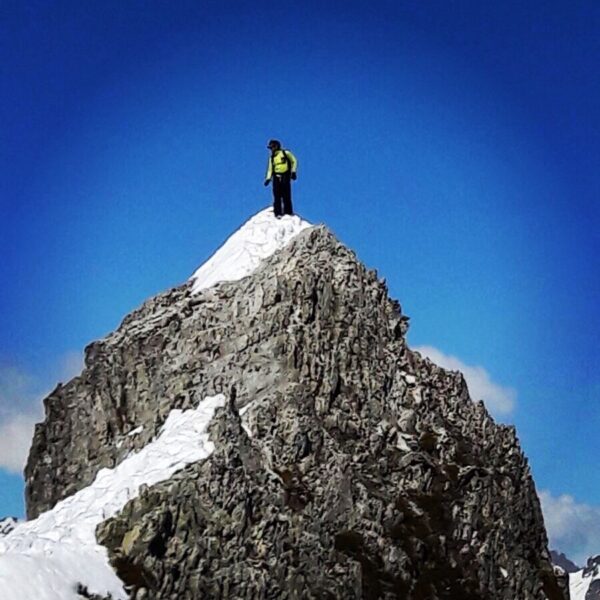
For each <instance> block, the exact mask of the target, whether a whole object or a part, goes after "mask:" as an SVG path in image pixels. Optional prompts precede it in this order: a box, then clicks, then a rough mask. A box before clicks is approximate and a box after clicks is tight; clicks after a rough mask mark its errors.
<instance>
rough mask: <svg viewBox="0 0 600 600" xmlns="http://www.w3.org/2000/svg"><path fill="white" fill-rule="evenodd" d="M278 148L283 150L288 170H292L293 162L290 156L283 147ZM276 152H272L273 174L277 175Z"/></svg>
mask: <svg viewBox="0 0 600 600" xmlns="http://www.w3.org/2000/svg"><path fill="white" fill-rule="evenodd" d="M278 150H281V151H282V152H283V157H284V159H285V162H286V164H287V170H288V171H291V170H292V163H291V161H290V158H289V156H288V155H287V152H286V151H285V150H284V149H283V148H278ZM274 158H275V153H273V154H271V172H272V173H273V175H275V160H274Z"/></svg>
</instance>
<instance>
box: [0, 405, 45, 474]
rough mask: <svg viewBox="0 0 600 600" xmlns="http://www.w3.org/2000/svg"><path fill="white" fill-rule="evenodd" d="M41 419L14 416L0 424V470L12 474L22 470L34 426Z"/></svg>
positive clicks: (19, 415)
mask: <svg viewBox="0 0 600 600" xmlns="http://www.w3.org/2000/svg"><path fill="white" fill-rule="evenodd" d="M40 413H41V411H40ZM41 417H42V415H41V414H37V415H36V414H16V415H13V416H11V417H9V418H8V419H6V420H5V421H3V422H2V423H0V468H3V469H6V470H7V471H12V472H14V473H20V472H21V471H22V470H23V468H24V467H25V461H26V460H27V454H28V452H29V447H30V446H31V439H32V437H33V428H34V425H35V424H36V422H38V421H40V420H41Z"/></svg>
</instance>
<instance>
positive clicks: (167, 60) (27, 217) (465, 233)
mask: <svg viewBox="0 0 600 600" xmlns="http://www.w3.org/2000/svg"><path fill="white" fill-rule="evenodd" d="M599 26H600V5H597V4H596V3H593V2H577V1H575V2H573V1H570V2H567V1H564V2H563V1H561V2H552V1H546V2H541V1H539V2H538V1H534V2H528V3H522V2H517V1H513V0H509V1H507V2H502V3H491V2H480V1H478V0H477V1H476V0H473V1H470V0H463V1H457V2H446V1H444V2H441V1H435V0H434V1H430V2H422V1H417V0H415V1H410V2H409V1H389V2H375V3H367V2H344V3H341V2H313V1H307V2H301V3H285V4H278V3H266V2H261V1H259V2H253V3H246V2H243V3H242V2H227V3H224V2H213V1H205V2H197V1H196V2H186V1H178V2H169V3H167V2H159V1H154V2H141V1H139V2H137V1H128V2H123V1H112V0H105V1H104V2H101V3H100V2H90V3H81V2H74V1H69V2H58V1H57V2H48V1H44V2H22V1H21V2H16V1H15V2H4V3H3V4H2V6H1V7H0V33H1V35H0V49H1V52H2V56H3V60H2V61H1V64H0V136H1V139H2V143H1V144H0V206H1V209H0V210H1V212H0V217H1V218H0V256H1V259H0V280H1V281H2V285H1V288H0V434H1V435H0V438H2V439H3V440H4V442H3V443H2V445H0V459H1V455H2V453H4V456H5V458H4V459H2V460H1V462H2V464H3V465H4V467H5V468H4V469H3V470H2V471H0V516H2V515H3V514H22V512H23V508H22V499H21V496H22V485H23V484H22V478H21V476H20V475H19V474H18V473H15V472H14V471H15V470H17V471H18V466H15V464H16V465H18V464H19V460H20V458H19V457H20V455H22V453H23V450H22V449H21V448H22V447H24V446H26V437H27V435H26V433H25V432H26V431H28V429H27V428H28V427H29V424H30V422H31V421H32V419H34V418H35V416H36V415H37V414H39V412H38V411H39V400H40V398H41V397H42V396H43V394H45V393H46V392H47V391H48V390H49V389H51V388H52V386H53V385H54V384H55V383H56V382H57V381H58V380H64V379H66V378H68V377H70V376H72V375H73V374H74V373H76V372H77V370H78V369H79V368H80V364H81V362H80V356H81V353H82V349H83V347H84V346H85V345H86V344H87V343H89V342H90V341H92V340H94V339H96V338H99V337H102V336H103V335H105V334H106V333H107V332H109V331H111V330H112V329H114V328H115V327H116V326H117V325H118V323H119V322H120V320H121V319H122V317H123V316H124V315H125V314H127V313H128V312H129V311H131V310H132V309H134V308H135V307H137V306H138V305H139V304H140V303H141V302H142V301H143V300H144V299H146V298H147V297H149V296H151V295H152V294H155V293H158V292H160V291H162V290H164V289H166V288H168V287H172V286H174V285H177V284H179V283H181V282H182V281H184V280H185V279H186V278H187V277H188V276H189V275H190V274H191V273H192V272H193V271H194V270H195V269H196V267H197V266H198V265H199V264H201V263H202V262H203V261H204V260H205V259H206V258H208V256H209V255H210V254H211V253H212V252H213V251H214V250H215V249H216V248H217V247H218V245H219V244H220V243H221V242H222V241H223V240H224V239H225V238H226V237H227V236H228V235H229V234H230V233H231V232H233V231H234V230H235V229H236V228H237V227H238V226H239V225H241V224H242V223H243V222H244V221H245V220H246V219H247V218H248V217H249V216H250V215H252V214H253V213H255V212H257V211H258V210H259V209H261V208H262V207H264V206H265V205H267V204H268V203H269V202H270V197H269V194H270V191H269V190H267V189H265V188H263V187H262V180H263V176H264V170H265V166H266V158H267V155H266V152H267V151H266V148H265V145H266V141H267V140H268V139H269V138H271V137H277V138H280V139H282V140H283V142H284V144H285V145H286V146H288V147H290V148H291V149H292V150H293V151H294V152H295V154H296V155H297V156H298V159H299V161H300V167H299V179H298V182H297V183H296V185H295V189H294V195H295V208H296V210H297V212H298V213H299V214H300V215H301V216H303V217H304V218H306V219H307V220H309V221H311V222H323V223H325V224H326V225H328V226H329V227H330V228H331V229H332V230H333V231H334V232H335V233H336V234H337V235H338V237H339V238H340V239H341V240H342V241H343V242H344V243H346V244H347V245H348V246H350V247H351V248H353V249H354V250H355V251H356V252H357V254H358V256H359V258H360V259H361V260H362V261H363V262H365V263H366V264H367V265H368V266H369V267H372V268H376V269H377V270H378V272H379V273H380V275H381V276H382V277H385V278H386V280H387V281H388V284H389V287H390V291H391V294H392V296H393V297H395V298H397V299H398V300H400V302H401V304H402V306H403V308H404V310H405V312H406V313H407V314H408V315H409V316H410V317H411V330H410V332H409V342H410V344H411V345H412V346H416V347H423V346H428V347H430V349H431V352H437V356H438V357H439V358H440V359H441V360H446V361H449V362H450V363H452V364H453V365H462V366H464V367H465V368H467V369H471V371H470V372H471V373H472V376H473V377H474V378H477V379H478V381H477V382H475V381H474V382H473V385H475V386H477V385H479V384H481V385H482V388H481V389H484V390H487V392H486V393H490V394H492V395H493V394H498V397H499V398H502V397H503V398H504V400H505V401H506V402H508V404H506V403H505V404H502V400H500V401H499V402H500V404H493V402H488V404H490V405H491V406H490V407H491V408H492V410H494V414H495V415H496V416H497V417H498V419H499V420H501V421H503V422H507V423H511V424H514V425H515V426H516V427H517V432H518V434H519V437H520V439H521V442H522V445H523V447H524V449H525V451H526V453H527V455H528V457H529V459H530V463H531V466H532V470H533V474H534V477H535V480H536V484H537V486H538V489H539V490H544V494H545V496H544V497H543V498H544V509H545V511H547V513H548V515H547V517H548V518H547V520H548V522H552V523H553V525H552V526H553V528H554V529H553V530H554V531H555V532H557V533H552V531H551V537H553V542H555V545H556V544H560V545H561V546H562V548H561V549H563V550H565V551H568V552H571V553H572V554H573V555H574V556H583V555H584V554H585V553H588V552H589V553H591V552H596V553H597V552H600V527H599V526H595V528H594V526H592V525H590V523H591V522H593V521H596V522H599V523H600V485H599V484H598V479H597V477H596V476H595V467H596V462H597V459H596V454H597V451H598V444H597V441H596V439H597V431H598V426H599V425H600V409H599V408H598V400H599V396H600V375H599V366H600V349H599V347H598V343H597V340H598V334H599V329H600V316H599V314H598V311H597V308H596V305H597V298H598V297H600V295H599V293H600V275H599V273H600V264H599V262H600V261H599V259H598V246H599V241H600V240H599V233H598V231H599V225H600V215H599V209H598V198H599V197H600V174H599V171H600V170H599V169H598V168H597V165H598V164H599V162H600V160H599V159H600V141H599V139H598V133H597V132H598V131H600V110H599V108H598V106H599V99H600V76H599V74H598V68H597V65H598V64H599V62H600V36H598V31H599ZM482 382H483V383H482ZM486 386H487V387H486ZM478 389H479V388H478ZM511 407H512V408H511ZM23 439H25V442H23ZM19 453H20V454H19ZM10 469H12V471H11V470H10ZM585 515H587V517H586V516H585ZM590 515H591V516H590ZM586 519H587V520H586ZM574 529H575V530H577V534H578V535H579V537H577V536H574V535H571V534H570V533H568V532H569V531H573V530H574ZM561 531H564V533H560V532H561ZM592 548H595V549H592Z"/></svg>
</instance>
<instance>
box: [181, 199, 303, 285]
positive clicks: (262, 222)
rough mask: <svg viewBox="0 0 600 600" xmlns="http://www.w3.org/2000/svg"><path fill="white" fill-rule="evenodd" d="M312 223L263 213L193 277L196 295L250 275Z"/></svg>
mask: <svg viewBox="0 0 600 600" xmlns="http://www.w3.org/2000/svg"><path fill="white" fill-rule="evenodd" d="M308 227H311V224H310V223H308V222H307V221H304V220H303V219H301V218H300V217H298V216H284V217H281V218H279V219H277V218H276V217H275V216H274V214H273V209H272V208H267V209H265V210H262V211H261V212H259V213H258V214H256V215H254V216H253V217H252V218H251V219H250V220H249V221H247V222H246V223H245V224H244V225H242V226H241V227H240V228H239V229H238V230H237V231H236V232H235V233H234V234H233V235H232V236H230V237H229V239H228V240H227V241H226V242H225V243H224V244H223V245H222V246H221V247H220V248H219V249H218V250H217V251H216V252H215V253H214V254H213V255H212V256H211V257H210V258H209V259H208V260H207V261H206V262H205V263H204V264H203V265H202V266H201V267H200V268H199V269H198V270H197V271H196V272H195V273H194V274H193V275H192V276H191V277H190V281H192V282H193V287H192V292H193V293H194V294H197V293H198V292H200V291H201V290H204V289H206V288H209V287H211V286H213V285H215V284H216V283H219V282H221V281H237V280H239V279H242V278H243V277H246V276H247V275H250V274H251V273H252V272H253V271H254V270H255V269H256V268H257V267H258V265H259V264H260V262H261V261H262V260H264V259H265V258H267V257H269V256H271V255H272V254H274V253H275V252H277V251H278V250H281V248H283V247H284V246H286V245H287V244H288V243H289V242H290V241H291V240H292V238H294V237H295V236H296V235H298V234H299V233H300V232H301V231H302V230H304V229H306V228H308Z"/></svg>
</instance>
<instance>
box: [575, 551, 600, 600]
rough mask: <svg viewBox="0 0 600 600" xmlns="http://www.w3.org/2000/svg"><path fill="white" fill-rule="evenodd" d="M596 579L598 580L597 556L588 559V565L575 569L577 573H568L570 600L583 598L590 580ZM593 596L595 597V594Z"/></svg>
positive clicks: (599, 575) (599, 576) (599, 567)
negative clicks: (579, 569)
mask: <svg viewBox="0 0 600 600" xmlns="http://www.w3.org/2000/svg"><path fill="white" fill-rule="evenodd" d="M596 561H597V562H596ZM598 580H600V560H598V559H597V558H596V559H591V560H590V561H588V566H587V567H586V568H585V569H582V570H581V571H577V573H569V592H570V594H571V600H585V595H586V594H587V592H588V590H589V589H590V586H591V585H592V582H594V581H598ZM596 585H598V584H596ZM594 598H596V596H595V595H594Z"/></svg>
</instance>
